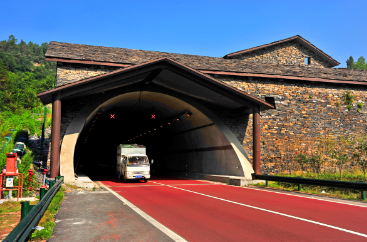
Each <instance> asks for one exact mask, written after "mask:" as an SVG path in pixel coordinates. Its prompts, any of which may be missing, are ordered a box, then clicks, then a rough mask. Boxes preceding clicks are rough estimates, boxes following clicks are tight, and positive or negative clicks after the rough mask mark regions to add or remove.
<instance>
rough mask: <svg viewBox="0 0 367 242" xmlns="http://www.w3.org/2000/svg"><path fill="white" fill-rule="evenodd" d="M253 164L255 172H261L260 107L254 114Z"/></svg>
mask: <svg viewBox="0 0 367 242" xmlns="http://www.w3.org/2000/svg"><path fill="white" fill-rule="evenodd" d="M252 120H253V121H252V157H253V158H252V159H253V160H252V166H253V168H254V171H255V174H261V173H260V109H259V107H256V108H254V109H253V114H252Z"/></svg>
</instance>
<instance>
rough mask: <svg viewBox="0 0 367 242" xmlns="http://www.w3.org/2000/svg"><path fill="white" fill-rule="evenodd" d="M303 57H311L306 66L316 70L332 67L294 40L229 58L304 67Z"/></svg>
mask: <svg viewBox="0 0 367 242" xmlns="http://www.w3.org/2000/svg"><path fill="white" fill-rule="evenodd" d="M305 57H311V65H307V66H311V67H318V68H330V67H332V66H331V65H330V64H329V63H327V62H326V61H324V60H322V59H321V58H320V57H318V56H317V55H315V53H313V52H312V51H310V50H309V49H307V48H305V47H304V46H303V45H301V44H300V43H299V42H297V41H296V40H293V41H289V42H285V43H280V44H277V45H274V46H270V47H267V48H263V49H259V50H255V51H252V52H249V53H243V54H241V55H236V56H234V57H230V58H231V59H241V60H244V61H246V62H256V63H262V64H281V65H296V66H305Z"/></svg>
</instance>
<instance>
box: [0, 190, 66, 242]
mask: <svg viewBox="0 0 367 242" xmlns="http://www.w3.org/2000/svg"><path fill="white" fill-rule="evenodd" d="M63 198H64V188H63V187H60V189H59V191H58V192H57V193H56V194H55V196H54V198H53V199H52V201H51V203H50V204H49V206H48V208H47V210H46V212H45V214H44V215H43V217H42V219H41V221H40V222H39V224H38V226H41V227H44V229H42V230H36V231H34V232H33V233H32V234H31V241H41V240H47V239H49V238H50V237H51V235H52V232H53V228H54V227H55V222H54V220H55V218H54V217H55V214H56V213H57V212H58V211H59V207H60V204H61V202H62V200H63ZM30 204H32V205H35V204H37V201H35V202H30ZM20 209H21V205H20V202H3V203H2V204H0V239H1V240H2V239H5V238H6V236H7V235H8V234H9V233H10V232H11V231H12V230H13V229H14V228H15V227H16V226H17V225H18V223H19V222H20Z"/></svg>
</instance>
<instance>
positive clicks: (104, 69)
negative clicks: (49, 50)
mask: <svg viewBox="0 0 367 242" xmlns="http://www.w3.org/2000/svg"><path fill="white" fill-rule="evenodd" d="M117 69H121V67H111V66H100V65H97V66H95V65H83V64H66V63H60V62H59V63H58V66H57V81H56V87H59V86H63V85H66V84H69V83H72V82H77V81H81V80H84V79H87V78H90V77H94V76H98V75H103V74H106V73H109V72H112V71H115V70H117Z"/></svg>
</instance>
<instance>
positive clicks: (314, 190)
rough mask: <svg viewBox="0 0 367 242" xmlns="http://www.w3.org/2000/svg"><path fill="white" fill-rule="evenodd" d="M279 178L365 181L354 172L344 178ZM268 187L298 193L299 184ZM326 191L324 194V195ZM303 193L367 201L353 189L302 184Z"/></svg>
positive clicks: (311, 175) (310, 175) (309, 175)
mask: <svg viewBox="0 0 367 242" xmlns="http://www.w3.org/2000/svg"><path fill="white" fill-rule="evenodd" d="M277 176H283V177H301V178H314V179H323V180H338V181H352V182H357V181H364V176H363V174H361V172H360V171H354V172H353V173H351V172H349V173H343V174H342V178H340V175H339V174H338V173H321V174H317V173H311V172H308V173H303V174H292V175H285V174H281V175H280V174H277ZM253 185H254V186H258V187H265V182H264V183H257V184H253ZM268 187H270V188H275V189H281V190H285V191H298V184H294V183H288V182H273V181H269V182H268ZM323 191H324V193H323ZM301 192H303V193H308V194H316V195H321V196H327V197H335V198H341V199H348V200H355V201H364V202H367V200H362V199H361V191H360V190H352V189H343V188H334V187H322V186H313V185H305V184H302V191H301Z"/></svg>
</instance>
